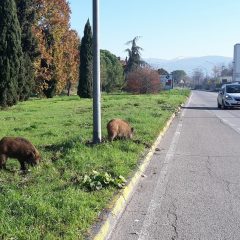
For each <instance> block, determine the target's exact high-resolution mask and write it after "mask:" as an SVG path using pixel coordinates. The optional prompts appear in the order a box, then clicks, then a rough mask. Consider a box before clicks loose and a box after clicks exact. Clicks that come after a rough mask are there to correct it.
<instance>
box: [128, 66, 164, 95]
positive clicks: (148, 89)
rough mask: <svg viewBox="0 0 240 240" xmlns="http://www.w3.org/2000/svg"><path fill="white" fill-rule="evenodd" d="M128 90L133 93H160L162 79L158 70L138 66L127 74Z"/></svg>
mask: <svg viewBox="0 0 240 240" xmlns="http://www.w3.org/2000/svg"><path fill="white" fill-rule="evenodd" d="M126 80H127V87H126V90H127V92H131V93H140V94H144V93H158V92H159V91H160V79H159V75H158V73H157V72H156V71H154V70H152V69H149V68H138V69H136V70H135V71H132V72H130V73H129V74H128V75H127V79H126Z"/></svg>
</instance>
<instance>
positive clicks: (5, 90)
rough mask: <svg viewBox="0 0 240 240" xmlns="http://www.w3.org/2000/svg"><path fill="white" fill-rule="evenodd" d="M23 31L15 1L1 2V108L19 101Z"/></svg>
mask: <svg viewBox="0 0 240 240" xmlns="http://www.w3.org/2000/svg"><path fill="white" fill-rule="evenodd" d="M22 59H23V53H22V47H21V29H20V25H19V21H18V18H17V10H16V4H15V2H14V0H2V1H0V106H2V107H7V106H12V105H14V104H16V103H17V101H18V81H19V76H21V74H22V72H21V70H22V68H21V64H22Z"/></svg>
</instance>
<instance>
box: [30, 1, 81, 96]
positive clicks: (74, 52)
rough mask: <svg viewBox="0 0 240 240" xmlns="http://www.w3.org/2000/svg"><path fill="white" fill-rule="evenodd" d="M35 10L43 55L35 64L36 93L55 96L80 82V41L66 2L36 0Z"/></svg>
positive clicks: (36, 25)
mask: <svg viewBox="0 0 240 240" xmlns="http://www.w3.org/2000/svg"><path fill="white" fill-rule="evenodd" d="M35 9H36V12H37V21H36V24H35V26H34V32H35V35H36V38H37V39H38V43H39V49H40V52H41V57H40V58H38V59H37V61H36V62H35V68H36V86H37V87H36V91H37V93H38V94H44V95H46V96H47V97H53V96H54V95H55V94H59V93H61V92H62V91H63V89H64V88H65V87H66V85H67V84H68V83H69V82H71V83H74V82H76V81H77V79H78V72H77V71H78V64H79V53H78V45H79V38H78V36H77V34H76V32H74V31H72V30H71V29H70V24H69V22H70V13H71V12H70V7H69V4H68V2H67V1H66V0H51V1H47V0H35ZM69 73H71V74H70V75H69Z"/></svg>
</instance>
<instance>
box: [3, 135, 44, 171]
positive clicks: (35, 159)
mask: <svg viewBox="0 0 240 240" xmlns="http://www.w3.org/2000/svg"><path fill="white" fill-rule="evenodd" d="M8 158H16V159H18V161H19V163H20V165H21V170H26V163H27V164H30V165H32V166H33V165H37V164H38V163H39V161H40V154H39V152H38V150H37V149H36V148H35V147H34V146H33V144H32V143H31V142H29V141H28V140H27V139H25V138H22V137H4V138H2V139H1V141H0V169H6V161H7V159H8Z"/></svg>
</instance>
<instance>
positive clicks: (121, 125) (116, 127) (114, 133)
mask: <svg viewBox="0 0 240 240" xmlns="http://www.w3.org/2000/svg"><path fill="white" fill-rule="evenodd" d="M107 131H108V139H109V141H113V140H114V138H125V139H127V138H130V139H131V138H132V137H133V131H134V129H133V128H131V126H130V124H129V123H128V122H127V121H125V120H122V119H112V120H111V121H109V122H108V124H107Z"/></svg>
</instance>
